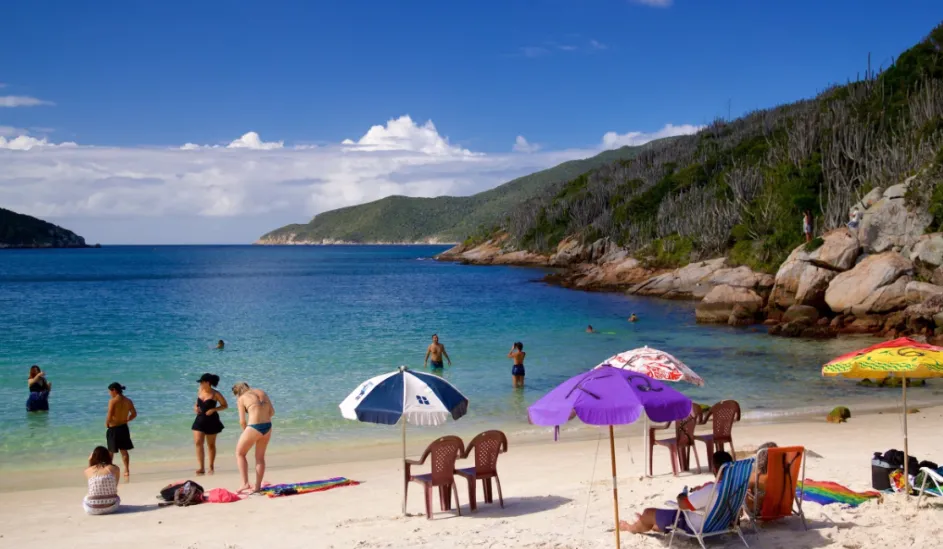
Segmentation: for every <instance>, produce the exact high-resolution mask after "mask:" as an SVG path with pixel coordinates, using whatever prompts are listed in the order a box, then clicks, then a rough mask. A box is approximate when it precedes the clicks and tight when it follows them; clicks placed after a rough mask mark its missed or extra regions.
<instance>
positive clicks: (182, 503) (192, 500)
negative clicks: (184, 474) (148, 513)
mask: <svg viewBox="0 0 943 549" xmlns="http://www.w3.org/2000/svg"><path fill="white" fill-rule="evenodd" d="M198 503H203V487H202V486H200V485H199V484H197V483H195V482H193V481H192V480H188V481H187V482H186V483H185V484H184V485H183V486H181V487H180V488H177V491H176V492H174V505H176V506H177V507H189V506H191V505H196V504H198Z"/></svg>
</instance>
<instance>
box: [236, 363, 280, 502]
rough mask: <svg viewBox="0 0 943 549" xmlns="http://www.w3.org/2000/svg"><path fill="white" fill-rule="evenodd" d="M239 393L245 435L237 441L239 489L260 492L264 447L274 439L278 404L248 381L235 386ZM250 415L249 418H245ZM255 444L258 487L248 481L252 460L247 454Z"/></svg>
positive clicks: (263, 465) (238, 402) (238, 398)
mask: <svg viewBox="0 0 943 549" xmlns="http://www.w3.org/2000/svg"><path fill="white" fill-rule="evenodd" d="M232 394H234V395H236V398H237V400H236V407H237V408H239V425H241V426H242V435H240V436H239V442H237V443H236V465H237V466H238V467H239V475H240V476H241V477H242V486H241V487H240V488H239V492H245V491H246V490H248V491H252V492H258V491H259V490H261V489H262V477H264V476H265V449H266V448H268V443H269V441H271V440H272V417H273V416H275V406H273V405H272V399H271V398H269V396H268V394H266V392H265V391H263V390H262V389H251V388H250V387H249V384H248V383H246V382H245V381H240V382H239V383H237V384H235V385H233V386H232ZM246 416H248V418H247V417H246ZM253 446H255V486H253V485H250V484H249V460H248V459H247V458H246V454H248V453H249V450H250V449H252V447H253Z"/></svg>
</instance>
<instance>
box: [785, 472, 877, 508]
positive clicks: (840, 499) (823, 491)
mask: <svg viewBox="0 0 943 549" xmlns="http://www.w3.org/2000/svg"><path fill="white" fill-rule="evenodd" d="M803 486H804V489H803V490H802V500H803V501H811V502H813V503H818V504H819V505H830V504H832V503H839V504H842V505H848V506H849V507H857V506H859V505H861V504H862V503H864V502H866V501H870V500H872V499H877V500H878V501H879V502H880V501H881V499H882V498H881V494H880V493H878V492H874V491H867V492H855V491H854V490H852V489H850V488H847V487H845V486H842V485H841V484H838V483H836V482H820V481H817V480H808V479H807V480H806V481H805V484H804V485H803V483H801V482H800V483H799V487H803ZM796 493H797V494H798V493H799V489H798V488H797V489H796Z"/></svg>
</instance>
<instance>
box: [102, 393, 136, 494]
mask: <svg viewBox="0 0 943 549" xmlns="http://www.w3.org/2000/svg"><path fill="white" fill-rule="evenodd" d="M125 389H127V387H125V386H124V385H122V384H120V383H117V382H116V383H112V384H111V385H109V386H108V393H109V394H110V395H111V400H109V401H108V415H107V416H106V417H105V429H106V431H105V441H106V442H107V444H108V451H109V452H110V453H111V455H112V456H114V455H115V454H116V453H118V452H121V461H122V462H124V476H126V477H127V476H130V475H131V456H130V455H129V454H128V451H130V450H133V449H134V443H133V442H131V430H130V429H128V423H130V422H131V421H132V420H134V418H136V417H138V411H137V410H135V409H134V402H133V401H132V400H131V399H130V398H128V397H126V396H124V391H125Z"/></svg>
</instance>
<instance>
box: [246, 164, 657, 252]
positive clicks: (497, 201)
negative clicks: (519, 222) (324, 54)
mask: <svg viewBox="0 0 943 549" xmlns="http://www.w3.org/2000/svg"><path fill="white" fill-rule="evenodd" d="M643 148H644V146H643V147H622V148H620V149H614V150H611V151H605V152H603V153H600V154H598V155H596V156H594V157H592V158H586V159H583V160H572V161H570V162H564V163H563V164H560V165H559V166H556V167H553V168H550V169H547V170H543V171H540V172H537V173H533V174H531V175H527V176H524V177H519V178H517V179H515V180H513V181H510V182H508V183H505V184H503V185H501V186H499V187H496V188H494V189H491V190H488V191H485V192H481V193H478V194H476V195H472V196H441V197H438V198H412V197H406V196H389V197H386V198H383V199H381V200H377V201H374V202H369V203H367V204H361V205H358V206H350V207H347V208H340V209H337V210H332V211H329V212H324V213H321V214H318V215H317V216H315V217H314V219H312V220H311V222H309V223H306V224H293V225H287V226H285V227H282V228H280V229H276V230H274V231H272V232H270V233H268V234H265V235H263V236H262V237H261V238H260V239H259V242H260V243H263V244H291V243H304V242H315V243H317V242H323V241H327V242H330V241H344V242H425V241H439V242H457V241H460V240H463V239H465V238H466V237H468V236H469V235H472V234H474V233H476V232H479V231H481V230H490V229H492V228H494V227H496V226H497V225H499V224H501V223H502V222H503V221H504V219H505V218H506V217H507V214H508V212H510V211H511V209H512V208H514V207H515V206H517V205H518V204H521V203H524V202H527V201H528V200H531V199H533V198H535V197H537V196H541V195H547V194H549V195H553V194H554V193H556V192H557V190H559V189H560V188H561V187H562V185H563V184H564V183H565V182H566V181H568V180H571V179H573V178H574V177H577V176H578V175H580V174H582V173H585V172H587V171H589V170H592V169H594V168H598V167H599V166H602V165H605V164H608V163H610V162H613V161H616V160H620V159H626V158H632V157H633V156H635V155H636V154H637V153H638V151H639V150H642V149H643Z"/></svg>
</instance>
